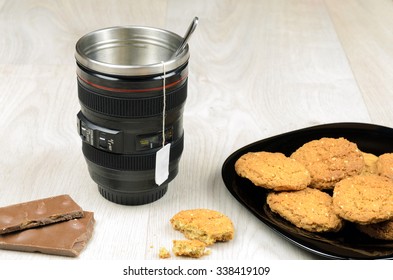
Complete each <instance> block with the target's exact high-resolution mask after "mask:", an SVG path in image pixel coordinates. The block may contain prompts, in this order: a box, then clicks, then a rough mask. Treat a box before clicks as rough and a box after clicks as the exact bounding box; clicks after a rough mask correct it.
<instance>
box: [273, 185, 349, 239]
mask: <svg viewBox="0 0 393 280" xmlns="http://www.w3.org/2000/svg"><path fill="white" fill-rule="evenodd" d="M266 201H267V204H268V205H269V207H270V209H271V210H272V211H273V212H274V213H277V214H279V215H280V216H281V217H283V218H284V219H286V220H287V221H289V222H291V223H292V224H294V225H295V226H297V227H299V228H302V229H305V230H308V231H311V232H330V231H332V232H336V231H339V230H340V229H341V227H342V225H343V222H342V219H341V218H340V217H338V216H337V215H336V214H335V213H334V211H333V204H332V197H331V196H330V195H328V194H327V193H325V192H323V191H321V190H318V189H313V188H306V189H304V190H300V191H291V192H276V193H275V192H271V193H269V194H268V195H267V199H266Z"/></svg>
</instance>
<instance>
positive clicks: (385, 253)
mask: <svg viewBox="0 0 393 280" xmlns="http://www.w3.org/2000/svg"><path fill="white" fill-rule="evenodd" d="M322 137H333V138H338V137H344V138H346V139H348V140H349V141H352V142H354V143H356V144H357V145H358V148H359V149H360V150H361V151H364V152H368V153H373V154H375V155H380V154H383V153H391V152H393V129H391V128H388V127H384V126H378V125H373V124H364V123H332V124H326V125H318V126H313V127H309V128H304V129H300V130H296V131H292V132H288V133H284V134H281V135H277V136H273V137H270V138H267V139H264V140H261V141H257V142H255V143H252V144H250V145H247V146H245V147H243V148H241V149H239V150H237V151H236V152H234V153H233V154H232V155H230V156H229V157H228V158H227V159H226V161H225V162H224V164H223V167H222V177H223V180H224V183H225V185H226V187H227V188H228V190H229V191H230V193H231V194H232V195H233V196H234V197H235V198H236V199H237V200H238V201H239V202H240V203H241V204H242V205H243V206H245V207H246V208H247V209H248V210H250V211H251V213H252V214H254V215H255V216H256V217H257V218H258V219H260V220H261V221H262V222H263V223H265V224H266V225H268V226H269V227H270V228H272V229H273V230H275V231H276V232H277V233H279V234H280V235H281V236H283V237H284V238H285V239H287V240H289V241H290V242H292V243H294V244H296V245H297V246H299V247H301V248H303V249H305V250H307V251H309V252H312V253H314V254H317V255H319V256H322V257H325V258H330V259H393V241H382V240H376V239H372V238H370V237H368V236H366V235H365V234H363V233H361V232H359V231H358V230H357V229H356V228H355V227H354V225H353V224H351V223H346V225H345V227H344V229H342V230H341V231H340V232H337V233H312V232H308V231H306V230H303V229H300V228H297V227H295V226H294V225H292V224H291V223H289V222H287V221H286V220H284V219H282V218H281V217H279V216H278V215H276V214H274V213H273V212H271V211H270V209H269V206H267V204H266V194H267V191H266V190H265V189H264V188H261V187H256V186H254V185H253V184H252V183H251V182H250V181H249V180H247V179H244V178H241V177H239V176H238V175H237V174H236V172H235V169H234V165H235V162H236V161H237V159H238V158H239V157H240V156H241V155H243V154H245V153H247V152H257V151H267V152H281V153H284V154H285V155H287V156H289V155H291V153H292V152H294V151H295V150H296V149H297V148H299V147H300V146H302V145H303V144H304V143H306V142H308V141H311V140H315V139H320V138H322Z"/></svg>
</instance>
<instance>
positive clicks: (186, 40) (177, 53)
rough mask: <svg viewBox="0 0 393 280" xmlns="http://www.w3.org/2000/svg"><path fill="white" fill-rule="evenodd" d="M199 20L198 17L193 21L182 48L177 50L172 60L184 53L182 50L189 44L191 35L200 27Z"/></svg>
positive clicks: (181, 45)
mask: <svg viewBox="0 0 393 280" xmlns="http://www.w3.org/2000/svg"><path fill="white" fill-rule="evenodd" d="M198 20H199V19H198V17H195V18H194V19H193V21H192V22H191V24H190V26H189V27H188V29H187V32H186V34H185V35H184V38H183V41H182V42H181V44H180V46H179V47H178V48H177V50H176V52H175V53H174V54H173V56H172V58H174V57H176V56H178V55H179V54H180V53H181V52H182V50H183V49H184V48H185V46H186V45H187V43H188V40H189V39H190V37H191V34H192V33H193V32H194V30H195V28H196V27H197V25H198Z"/></svg>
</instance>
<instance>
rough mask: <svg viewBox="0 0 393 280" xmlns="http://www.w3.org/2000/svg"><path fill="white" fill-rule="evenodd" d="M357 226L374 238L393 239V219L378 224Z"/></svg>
mask: <svg viewBox="0 0 393 280" xmlns="http://www.w3.org/2000/svg"><path fill="white" fill-rule="evenodd" d="M357 228H358V229H359V230H360V231H361V232H363V233H365V234H367V235H368V236H370V237H372V238H375V239H382V240H393V221H391V220H389V221H386V222H381V223H376V224H368V225H358V226H357Z"/></svg>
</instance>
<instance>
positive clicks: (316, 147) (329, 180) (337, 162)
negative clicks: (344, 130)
mask: <svg viewBox="0 0 393 280" xmlns="http://www.w3.org/2000/svg"><path fill="white" fill-rule="evenodd" d="M290 157H291V158H293V159H296V160H297V161H299V162H301V163H303V164H304V165H305V167H306V168H307V169H308V171H309V172H310V175H311V184H310V186H311V187H313V188H317V189H332V188H333V187H334V185H335V184H336V183H337V182H339V181H341V180H342V179H344V178H346V177H348V176H353V175H357V174H359V173H360V172H361V171H362V170H363V167H364V165H365V163H364V159H363V155H362V152H361V151H360V150H359V149H358V147H357V145H356V144H355V143H352V142H350V141H348V140H347V139H345V138H342V137H340V138H326V137H325V138H321V139H319V140H313V141H310V142H307V143H305V144H304V145H303V146H302V147H300V148H298V149H297V150H296V151H295V152H294V153H293V154H292V155H291V156H290Z"/></svg>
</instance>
